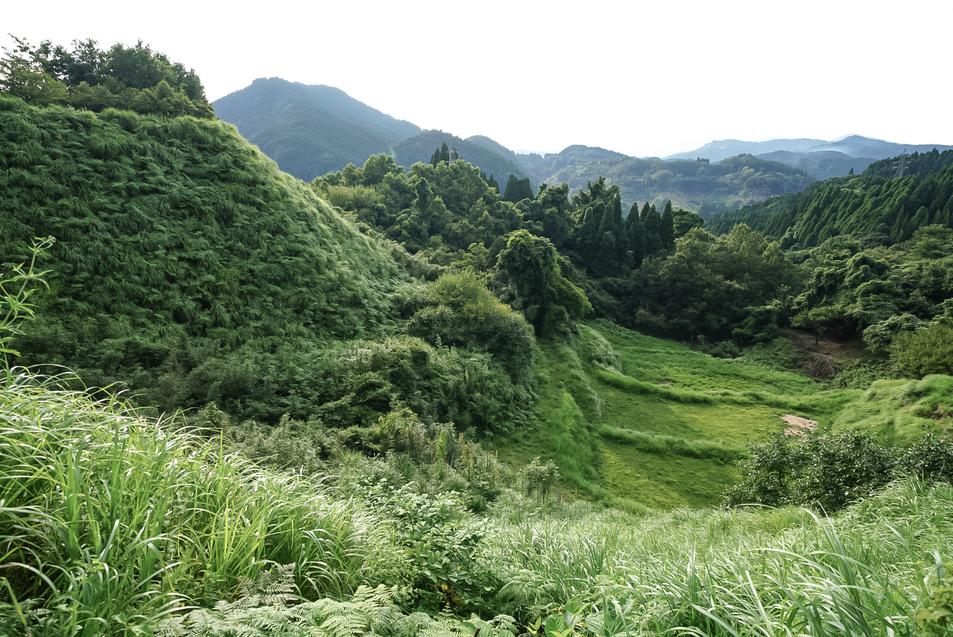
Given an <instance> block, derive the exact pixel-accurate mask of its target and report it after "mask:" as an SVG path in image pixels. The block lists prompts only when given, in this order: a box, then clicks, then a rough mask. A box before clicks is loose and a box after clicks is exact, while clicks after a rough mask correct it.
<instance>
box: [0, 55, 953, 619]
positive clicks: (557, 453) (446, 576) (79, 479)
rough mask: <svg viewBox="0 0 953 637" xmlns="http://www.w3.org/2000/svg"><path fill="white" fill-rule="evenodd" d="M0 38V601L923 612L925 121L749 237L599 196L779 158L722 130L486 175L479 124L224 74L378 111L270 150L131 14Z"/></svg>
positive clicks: (703, 184) (950, 391)
mask: <svg viewBox="0 0 953 637" xmlns="http://www.w3.org/2000/svg"><path fill="white" fill-rule="evenodd" d="M16 42H17V43H18V48H17V49H16V50H15V51H13V52H10V51H7V52H5V53H4V54H3V56H0V91H2V93H3V94H0V637H5V636H6V635H11V636H13V635H16V636H19V635H24V636H28V637H101V636H103V635H106V636H113V635H115V636H119V637H152V636H155V637H237V636H241V637H272V636H280V637H305V636H313V635H321V636H322V637H358V636H363V635H375V636H380V637H411V636H417V635H433V636H438V637H444V636H447V637H450V636H453V637H610V636H619V637H622V636H626V637H633V636H636V637H650V636H656V635H681V636H685V637H688V636H691V637H742V636H743V637H754V636H761V637H775V636H779V637H780V636H784V637H794V636H798V637H801V636H803V637H834V636H836V637H841V636H843V635H851V636H854V635H857V636H863V637H920V636H926V637H948V636H949V635H950V634H951V631H953V602H951V599H953V598H951V592H953V577H951V575H950V570H949V568H950V564H951V559H953V556H951V553H950V547H949V544H950V543H949V537H950V535H951V533H953V490H951V486H950V485H951V484H953V375H951V374H953V300H951V299H953V274H951V273H953V228H950V227H945V226H943V225H925V224H927V223H935V222H936V221H937V219H935V218H934V216H933V212H932V211H933V210H934V209H939V208H941V206H939V205H938V204H936V202H942V201H945V199H946V198H947V196H948V194H949V193H948V190H949V187H948V186H949V184H948V183H947V182H948V181H949V180H948V179H947V177H948V176H949V174H948V173H949V171H950V170H951V166H950V163H953V155H948V154H942V155H941V154H939V153H931V154H928V155H916V156H911V157H909V158H905V159H903V160H902V161H903V162H904V163H903V164H902V165H900V164H897V163H891V162H890V161H885V162H882V163H878V164H874V165H873V166H871V168H870V169H869V170H868V172H867V173H865V175H863V176H861V177H859V178H856V179H844V180H840V179H838V180H833V181H830V182H825V183H824V184H821V185H818V186H815V187H814V188H812V189H811V190H809V191H808V193H807V194H805V195H803V196H804V197H805V198H808V199H809V198H811V197H814V196H815V195H816V194H817V193H818V192H821V193H828V194H830V193H834V194H833V195H831V196H832V197H833V198H832V199H830V200H828V201H826V203H825V204H824V205H823V206H822V205H821V204H820V203H817V205H816V208H815V211H821V210H822V209H824V210H827V209H828V208H830V209H831V210H833V211H835V213H836V214H835V221H836V223H829V222H830V219H829V218H821V219H820V222H822V223H823V224H825V228H828V230H825V231H824V232H828V231H829V232H830V233H831V236H830V237H829V238H827V239H826V240H825V241H824V242H823V243H821V244H820V245H818V246H811V247H806V246H799V247H798V249H787V248H788V247H789V246H790V244H791V243H792V237H791V236H790V235H788V236H787V237H786V239H785V241H781V240H773V239H771V238H769V237H767V236H765V234H763V233H761V232H759V231H758V230H757V229H752V228H751V227H749V226H747V225H744V224H737V225H734V226H733V227H731V228H730V229H727V231H726V232H724V233H722V234H719V235H715V234H712V233H711V232H709V231H707V230H706V229H705V228H703V227H701V226H703V220H702V219H701V217H700V216H698V215H697V214H695V213H693V212H691V211H686V210H680V209H675V208H674V207H673V206H672V204H671V202H670V201H667V202H665V203H664V205H660V206H658V207H656V206H654V205H653V204H652V203H644V204H643V205H641V206H637V205H634V204H633V205H632V206H631V208H629V209H628V214H624V208H623V203H622V202H623V197H624V196H627V195H625V193H626V190H625V189H626V188H627V187H628V188H630V190H629V191H628V192H630V193H631V192H633V190H631V189H633V188H634V189H636V190H635V191H637V192H644V193H649V192H662V191H658V190H652V189H653V188H656V187H660V188H661V187H664V188H666V189H667V190H665V191H664V192H666V193H669V192H676V191H677V192H681V193H683V194H684V193H689V194H691V195H692V196H697V197H698V199H697V200H698V201H699V202H701V203H702V204H703V205H715V204H718V205H724V204H725V203H726V202H728V203H736V202H738V201H740V199H738V197H743V198H748V197H752V198H758V197H761V196H763V195H764V194H765V193H766V192H768V191H775V190H784V189H786V188H795V187H796V185H797V183H798V182H799V180H801V179H803V178H804V175H802V174H800V173H798V172H797V171H791V170H787V169H784V168H783V167H782V166H781V165H780V164H772V163H770V162H764V161H762V160H758V159H757V158H754V157H751V156H742V157H736V158H729V159H726V160H724V161H722V162H719V163H717V164H709V163H708V162H706V161H697V162H695V161H675V162H662V160H635V159H633V158H627V157H625V156H622V155H618V154H615V153H612V152H611V151H605V150H603V149H593V148H585V147H573V148H572V149H567V152H566V153H565V154H561V157H556V158H555V159H553V161H554V162H556V163H558V162H559V161H562V160H567V163H566V164H565V165H559V166H558V169H559V170H561V171H563V170H564V171H567V173H566V174H567V175H569V174H571V176H572V179H574V180H582V179H583V174H584V173H585V171H586V170H589V169H591V167H592V166H593V165H598V166H599V167H600V168H599V170H600V171H603V170H604V171H605V173H607V174H608V176H609V177H608V179H607V178H606V176H603V175H596V176H594V177H593V178H591V179H588V180H587V181H586V183H585V184H584V185H582V184H580V185H579V186H578V187H576V186H573V184H572V183H570V184H565V183H563V184H548V183H544V184H543V185H542V186H541V187H540V188H539V189H538V190H534V189H532V188H530V185H529V178H528V177H527V178H524V179H518V178H517V177H516V176H515V174H519V173H515V174H514V173H509V174H510V176H511V177H512V179H509V180H507V182H508V183H507V186H506V188H504V191H503V193H501V192H500V188H499V185H498V184H497V183H494V179H493V175H494V174H496V175H497V176H499V177H502V176H503V175H505V174H507V173H506V172H503V173H497V172H496V171H498V170H503V171H509V170H510V169H518V168H519V165H518V164H517V163H516V162H517V161H518V160H519V158H518V157H517V156H515V155H513V154H512V153H508V152H503V151H505V149H504V148H502V147H499V146H498V145H497V144H496V143H495V142H493V141H492V140H490V139H489V138H474V139H471V140H459V139H457V138H453V137H452V136H448V135H447V134H445V133H440V132H436V131H428V132H423V133H419V134H414V132H415V131H412V130H411V128H412V125H409V124H407V123H405V122H398V121H396V120H392V119H390V118H387V116H384V115H383V114H381V113H378V112H376V111H373V109H369V107H366V106H365V105H362V104H360V103H357V102H355V101H354V100H352V99H351V98H349V97H348V96H346V95H345V94H343V93H341V92H339V91H336V89H330V88H328V87H300V86H294V85H290V84H288V83H284V82H281V81H279V80H274V81H264V82H261V83H256V85H253V88H254V89H255V90H254V91H251V90H250V92H245V93H244V95H243V97H242V99H245V98H248V97H249V95H250V94H251V93H255V92H256V91H258V90H259V89H260V91H261V92H260V93H257V97H256V98H255V100H257V101H256V103H257V105H258V106H259V107H261V110H262V112H267V111H269V109H271V108H272V106H274V104H273V101H272V99H271V98H272V97H273V94H274V93H273V90H278V89H280V90H286V89H287V90H289V91H291V92H294V93H295V94H296V95H295V96H293V97H289V100H291V101H289V102H288V103H287V104H286V105H290V104H291V102H294V103H295V104H298V105H299V106H300V105H301V104H302V103H303V104H304V106H301V107H300V109H299V110H298V111H297V112H298V114H299V115H301V116H302V119H300V120H295V122H296V124H295V125H296V126H297V125H298V124H301V123H302V122H304V124H309V122H310V124H315V125H317V126H318V128H320V126H324V125H326V124H327V125H333V126H332V127H333V128H334V129H335V130H336V131H337V132H342V131H346V130H347V129H348V127H353V129H354V130H355V131H357V130H361V131H364V132H365V133H367V132H368V131H371V132H372V134H370V136H368V137H366V138H364V141H367V142H368V147H369V146H370V142H371V141H372V139H371V138H376V139H378V140H379V141H380V140H385V141H386V140H391V141H389V142H387V143H388V144H392V145H393V147H392V150H393V151H394V152H393V153H391V154H373V155H371V156H369V157H367V158H366V160H365V161H363V164H362V165H361V166H357V165H354V164H351V163H348V164H347V165H346V166H344V167H343V168H341V169H340V170H336V171H331V172H327V173H325V174H323V175H321V176H319V177H317V178H315V179H313V180H312V181H311V182H310V183H306V182H304V181H301V180H299V179H297V178H296V177H294V176H292V175H289V174H287V173H285V172H282V171H281V170H280V168H279V165H277V164H276V163H275V162H274V161H272V160H271V159H269V158H267V157H266V156H265V155H264V154H263V152H262V151H261V150H259V149H258V148H256V147H255V146H254V145H252V143H250V142H249V141H246V140H245V139H244V138H243V137H242V136H241V135H240V134H239V132H238V131H237V130H236V129H235V128H234V127H233V126H232V125H230V124H227V123H225V122H223V121H221V120H217V119H214V118H213V117H211V112H210V111H208V109H207V106H208V105H207V103H205V102H204V89H203V88H202V85H201V83H200V82H199V81H198V78H197V77H196V76H195V75H194V73H192V72H190V71H185V67H184V66H182V65H181V64H178V63H173V62H171V61H169V60H168V59H167V58H166V57H165V56H164V55H162V54H159V53H156V52H154V51H152V50H151V49H149V48H148V47H147V46H145V45H142V44H139V45H137V46H136V47H123V46H121V45H117V46H115V47H113V48H111V49H108V51H102V50H100V49H98V48H97V46H96V45H95V43H92V42H85V43H84V42H74V44H73V45H72V46H73V48H72V49H68V48H63V47H57V46H55V45H53V44H52V43H49V42H43V43H41V44H40V45H39V46H38V47H36V48H31V47H28V46H25V45H24V44H23V42H22V41H20V40H16ZM87 58H88V59H87ZM90 60H91V62H90ZM119 62H122V63H121V64H120V63H119ZM133 62H134V63H133ZM87 71H88V75H84V73H86V72H87ZM74 76H75V77H74ZM81 77H85V78H87V79H88V80H89V81H86V79H80V78H81ZM166 77H168V78H169V80H171V81H173V83H175V82H178V83H177V84H174V86H175V88H174V90H173V84H170V83H169V80H167V79H164V78H166ZM120 78H124V79H120ZM90 82H92V84H91V83H90ZM95 87H100V88H95ZM113 89H115V91H113ZM127 89H128V90H127ZM303 93H306V94H307V96H308V97H307V99H305V100H304V102H301V101H300V98H301V95H302V94H303ZM107 94H108V95H107ZM91 95H93V96H96V95H98V96H100V97H109V100H110V101H109V103H108V104H107V103H105V102H96V103H95V104H93V103H92V102H90V101H88V100H89V99H90V96H91ZM190 96H191V97H190ZM83 100H87V101H83ZM183 100H185V101H183ZM308 100H314V102H313V103H312V102H308ZM316 104H317V105H319V106H320V108H321V109H325V110H323V111H321V112H322V113H325V114H327V115H328V117H327V118H324V116H323V115H322V117H321V118H320V120H321V121H320V122H317V123H316V121H315V120H309V119H308V118H309V117H312V116H313V115H314V113H315V112H316V110H315V108H316V107H315V108H312V107H313V106H315V105H316ZM110 105H112V106H121V107H123V108H131V109H132V110H117V109H116V108H111V107H110ZM280 106H281V105H280V104H279V107H280ZM196 109H197V110H196ZM289 109H290V110H295V109H298V106H293V107H292V106H289ZM133 111H137V112H133ZM195 114H198V115H199V117H196V116H194V115H195ZM272 115H273V113H270V112H268V113H266V115H263V116H262V117H261V120H260V123H263V124H267V122H268V121H273V119H274V118H273V117H272ZM332 118H337V120H338V121H337V122H332V121H331V119H332ZM279 119H280V118H279ZM341 122H344V123H345V124H346V125H343V124H341ZM408 127H411V128H408ZM282 134H287V135H291V136H292V137H293V135H294V134H295V132H294V130H291V129H288V130H285V131H283V132H282ZM361 134H363V133H361ZM407 135H409V136H407ZM402 136H403V137H402ZM319 137H320V135H319ZM358 137H359V134H358V133H355V137H354V139H351V140H349V139H347V135H346V134H345V136H344V137H342V138H339V139H338V140H337V141H338V142H341V144H343V145H345V146H346V145H347V144H349V143H351V142H357V141H360V140H359V139H358ZM401 137H402V139H398V138H401ZM286 139H290V138H286ZM395 140H396V141H395ZM292 141H293V140H292ZM324 141H326V140H324ZM324 141H321V142H320V143H324ZM853 141H854V142H857V141H858V140H853ZM860 141H862V140H860ZM375 143H376V142H375ZM450 147H452V149H451V148H450ZM311 148H312V150H313V147H311ZM435 150H436V152H434V151H435ZM569 150H571V151H572V152H569ZM309 152H310V151H309ZM402 153H403V155H402ZM420 153H423V155H422V156H418V155H419V154H420ZM574 153H577V154H578V157H577V159H579V163H574V162H575V160H574V159H573V158H572V157H571V155H573V154H574ZM305 155H307V153H305ZM302 157H304V155H302ZM547 157H549V156H547ZM418 158H419V159H423V160H424V161H417V159H418ZM551 159H552V158H551ZM334 161H337V159H335V160H334ZM348 161H350V160H348ZM520 161H521V160H520ZM527 161H530V162H533V161H541V162H545V161H549V160H548V159H547V158H545V157H533V158H530V159H529V160H527ZM411 162H412V164H413V165H412V166H410V167H405V166H402V165H401V163H411ZM480 162H483V163H480ZM493 162H495V163H493ZM633 162H635V163H633ZM584 164H585V165H584ZM663 165H664V166H668V167H669V168H671V170H669V169H666V168H662V166H663ZM586 166H589V168H586ZM626 166H627V167H628V168H630V169H631V171H629V172H626V170H628V169H627V168H626ZM553 167H556V165H555V164H553ZM620 167H621V168H620ZM577 169H578V170H577ZM619 170H622V172H619ZM665 170H668V174H667V175H664V174H659V171H665ZM894 170H896V171H897V172H898V173H901V172H902V173H903V174H904V176H898V177H896V178H895V177H893V176H892V171H894ZM640 171H641V172H640ZM649 173H651V174H649ZM629 178H631V179H629ZM616 180H618V181H616ZM626 180H628V181H626ZM613 181H616V183H613ZM621 182H625V183H627V184H628V185H627V186H626V185H625V183H621ZM875 187H876V188H883V189H885V190H887V191H889V192H893V193H894V194H895V195H896V200H895V201H894V200H891V201H892V203H890V202H887V203H885V202H884V201H883V200H881V199H878V198H873V199H870V200H869V201H868V200H865V202H866V203H865V204H864V206H866V207H865V208H862V209H861V208H857V209H854V208H851V207H850V205H848V202H850V201H853V199H852V197H855V196H857V195H856V193H855V194H845V193H840V192H839V191H837V189H838V188H848V189H856V190H860V191H864V189H865V188H871V189H872V188H875ZM638 188H646V190H644V191H639V190H638ZM878 192H880V191H878ZM811 193H813V194H811ZM880 194H883V193H882V192H880ZM835 195H836V196H835ZM646 198H649V197H648V196H646ZM745 200H747V199H745ZM777 201H788V199H786V198H783V197H782V198H781V199H774V200H772V203H769V204H768V205H767V207H768V208H770V207H771V206H777V205H779V204H777V203H776V202H777ZM910 202H917V203H920V204H922V206H921V208H920V209H918V211H917V212H916V213H915V214H914V215H913V217H909V216H907V217H903V216H896V215H895V217H896V218H897V219H902V221H900V222H898V223H899V226H897V225H896V224H894V225H892V226H891V230H890V231H891V232H892V231H893V229H896V228H899V230H897V232H899V234H898V235H897V238H896V239H895V240H893V239H892V237H889V236H887V235H884V236H879V237H870V236H852V235H851V234H845V233H848V232H850V233H854V234H855V235H864V234H865V233H866V232H867V231H868V230H869V228H868V225H866V224H867V221H863V222H859V223H856V224H855V223H854V219H853V216H856V217H864V218H865V219H868V218H878V219H881V220H882V218H883V217H884V216H885V215H886V216H889V215H894V214H895V211H894V212H892V211H893V210H894V209H893V208H891V207H890V205H893V204H896V205H899V206H901V208H902V209H903V210H906V209H907V208H906V207H907V206H908V204H910ZM660 203H661V202H660ZM834 204H837V205H840V204H843V205H844V208H843V209H841V210H840V211H838V208H837V205H834ZM888 204H889V205H888ZM910 205H912V204H910ZM750 210H751V209H746V214H747V211H750ZM792 210H793V208H792ZM843 210H849V211H850V214H847V215H846V216H837V214H839V212H842V211H843ZM919 210H926V212H925V213H922V214H921V212H920V211H919ZM943 210H945V208H943ZM854 213H856V215H855V214H854ZM944 214H945V213H944ZM878 215H880V216H879V217H878ZM754 221H757V219H755V220H754ZM814 221H817V219H815V220H814ZM940 221H942V219H940ZM812 223H813V221H812ZM921 225H922V226H923V227H920V226H921ZM811 227H812V228H813V227H814V226H811ZM785 231H787V229H786V230H785ZM821 234H823V233H821ZM635 328H637V329H638V330H639V331H636V329H635ZM666 336H667V337H670V338H664V337H666ZM672 338H679V339H682V340H680V341H677V340H671V339H672ZM861 339H862V340H861Z"/></svg>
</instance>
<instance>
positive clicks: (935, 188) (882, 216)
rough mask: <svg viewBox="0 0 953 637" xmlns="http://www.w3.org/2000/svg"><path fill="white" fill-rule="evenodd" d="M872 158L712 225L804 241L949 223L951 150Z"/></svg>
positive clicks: (903, 232) (898, 236)
mask: <svg viewBox="0 0 953 637" xmlns="http://www.w3.org/2000/svg"><path fill="white" fill-rule="evenodd" d="M900 161H901V160H900V158H899V157H896V158H893V159H886V160H883V161H879V162H876V163H874V164H871V166H870V167H869V168H868V169H867V170H866V171H864V173H863V174H862V175H859V176H856V177H842V178H837V179H830V180H828V181H823V182H819V183H817V184H814V185H813V186H811V187H810V188H808V189H807V190H805V191H804V192H801V193H797V194H787V195H783V196H781V197H774V198H771V199H768V200H767V201H765V202H763V203H760V204H755V205H753V206H750V207H748V208H745V209H743V210H738V211H734V212H725V213H723V214H721V215H718V216H717V217H716V218H714V219H712V221H711V227H712V229H714V230H715V231H717V232H726V231H727V230H729V229H730V228H731V227H732V226H734V225H735V224H737V223H746V224H748V225H749V226H751V227H753V228H756V229H758V230H761V231H762V232H764V233H766V234H768V235H770V236H773V237H778V238H781V239H782V240H783V242H784V244H785V245H788V246H801V247H808V246H814V245H818V244H820V243H822V242H823V241H824V240H825V239H829V238H831V237H835V236H837V235H841V234H852V235H855V236H864V237H871V238H874V239H876V240H879V241H886V242H889V243H898V242H900V241H905V240H907V239H909V238H910V237H912V236H913V233H914V232H915V231H916V230H917V228H920V227H923V226H927V225H930V224H941V225H946V226H948V227H953V150H947V151H944V152H943V153H939V152H937V151H936V150H934V151H932V152H928V153H922V154H917V153H915V154H913V155H911V156H909V157H904V158H903V164H904V165H903V168H902V171H903V176H902V177H901V176H900V172H901V167H900V165H899V162H900Z"/></svg>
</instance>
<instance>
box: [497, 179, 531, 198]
mask: <svg viewBox="0 0 953 637" xmlns="http://www.w3.org/2000/svg"><path fill="white" fill-rule="evenodd" d="M532 198H533V188H532V187H531V186H530V184H529V177H526V178H524V179H520V178H519V177H517V176H516V175H513V174H511V175H510V177H509V179H507V180H506V188H504V189H503V199H504V201H512V202H513V203H516V202H518V201H522V200H524V199H532Z"/></svg>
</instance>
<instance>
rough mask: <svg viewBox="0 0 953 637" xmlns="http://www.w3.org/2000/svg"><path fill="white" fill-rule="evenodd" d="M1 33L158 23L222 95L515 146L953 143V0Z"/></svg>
mask: <svg viewBox="0 0 953 637" xmlns="http://www.w3.org/2000/svg"><path fill="white" fill-rule="evenodd" d="M2 5H3V6H2V8H0V34H3V35H2V36H0V37H2V42H3V43H4V44H7V43H8V39H7V38H6V36H5V34H6V33H13V34H17V35H23V36H26V37H28V38H29V39H31V40H33V41H37V40H40V39H43V38H48V39H52V40H54V41H56V42H63V43H66V42H69V41H70V40H72V39H74V38H86V37H93V38H95V39H97V40H99V41H100V43H101V44H111V43H113V42H116V41H122V42H126V43H134V42H135V41H136V40H139V39H142V40H144V41H146V42H148V43H149V44H151V45H152V46H153V47H154V48H156V49H158V50H160V51H163V52H165V53H167V54H168V55H169V56H170V57H171V58H173V59H174V60H176V61H181V62H183V63H184V64H185V65H186V66H189V67H192V68H194V69H195V70H196V71H197V72H198V73H199V74H200V76H201V78H202V80H203V82H204V83H205V87H206V90H207V93H208V96H209V98H210V99H215V98H218V97H221V96H223V95H226V94H228V93H230V92H232V91H235V90H238V89H240V88H242V87H244V86H246V85H248V84H249V83H250V82H251V81H252V80H253V79H255V78H257V77H270V76H278V77H283V78H285V79H288V80H293V81H298V82H304V83H308V84H329V85H332V86H337V87H339V88H341V89H343V90H344V91H346V92H348V93H349V94H351V95H352V96H353V97H355V98H357V99H359V100H361V101H364V102H366V103H368V104H370V105H371V106H373V107H375V108H378V109H380V110H382V111H384V112H386V113H389V114H391V115H393V116H395V117H399V118H402V119H407V120H410V121H412V122H414V123H415V124H417V125H419V126H422V127H424V128H439V129H441V130H445V131H448V132H451V133H454V134H456V135H459V136H462V137H466V136H469V135H474V134H484V135H489V136H490V137H493V138H494V139H496V140H497V141H499V142H501V143H503V144H505V145H506V146H509V147H511V148H516V149H529V150H540V151H556V150H560V149H562V148H563V147H565V146H567V145H569V144H587V145H593V146H603V147H606V148H610V149H613V150H618V151H621V152H625V153H629V154H632V155H640V156H648V155H660V156H661V155H667V154H670V153H674V152H678V151H683V150H690V149H692V148H695V147H697V146H700V145H701V144H704V143H705V142H708V141H710V140H712V139H722V138H737V139H750V140H760V139H768V138H772V137H819V138H824V139H833V138H836V137H841V136H844V135H848V134H854V133H856V134H861V135H868V136H871V137H879V138H882V139H889V140H891V141H897V142H903V143H937V144H953V82H951V78H953V65H951V62H953V50H951V48H950V47H951V44H953V1H951V0H936V1H926V0H923V1H920V0H894V1H891V2H879V1H872V0H867V1H864V2H861V1H856V2H855V1H847V0H825V1H814V0H784V1H779V0H759V1H751V2H748V1H734V0H707V1H688V0H651V1H645V2H642V1H640V2H623V1H617V2H608V1H597V0H587V1H576V2H563V1H553V0H551V1H548V2H529V1H521V0H508V1H503V2H498V1H496V0H483V1H480V2H472V1H471V2H454V1H452V0H443V1H435V2H411V1H404V2H397V1H390V2H369V1H362V0H338V1H336V2H322V1H314V0H312V1H311V2H285V1H283V0H269V1H264V2H263V1H260V0H259V1H257V2H254V3H251V2H249V3H245V2H241V1H233V2H203V1H202V0H191V1H188V2H182V1H180V0H164V1H161V2H158V1H152V2H133V1H129V0H126V1H122V2H120V1H112V2H107V1H95V0H85V1H82V2H80V1H76V0H73V1H70V2H57V1H49V0H47V1H42V2H40V1H34V2H14V1H12V0H3V2H2Z"/></svg>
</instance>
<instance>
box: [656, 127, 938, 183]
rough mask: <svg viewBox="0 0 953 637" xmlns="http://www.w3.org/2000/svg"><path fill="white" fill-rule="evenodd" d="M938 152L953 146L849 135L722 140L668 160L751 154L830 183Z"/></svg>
mask: <svg viewBox="0 0 953 637" xmlns="http://www.w3.org/2000/svg"><path fill="white" fill-rule="evenodd" d="M934 148H936V149H937V150H939V151H944V150H947V149H950V148H953V146H944V145H941V144H919V145H918V144H898V143H895V142H887V141H883V140H881V139H873V138H870V137H863V136H861V135H849V136H847V137H844V138H842V139H838V140H835V141H825V140H823V139H810V138H799V139H771V140H768V141H763V142H749V141H742V140H738V139H722V140H717V141H713V142H709V143H707V144H705V145H704V146H702V147H700V148H696V149H695V150H690V151H687V152H684V153H676V154H674V155H670V156H669V157H667V158H666V159H697V158H703V159H708V160H710V161H720V160H722V159H726V158H728V157H732V156H735V155H739V154H742V153H750V154H752V155H756V156H758V157H760V158H762V159H768V160H770V161H778V162H781V163H783V164H786V165H788V166H792V167H794V168H798V169H800V170H803V171H804V172H806V173H808V174H809V175H811V176H812V177H814V178H815V179H828V178H830V177H840V176H843V175H847V174H848V173H850V171H851V170H853V171H854V172H855V173H860V172H863V171H864V170H865V169H866V168H867V166H869V165H870V164H872V163H873V162H875V161H877V160H880V159H886V158H888V157H895V156H898V155H901V154H903V153H914V152H919V153H924V152H929V151H931V150H933V149H934Z"/></svg>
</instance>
